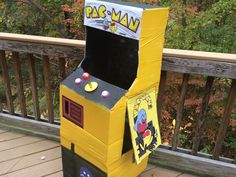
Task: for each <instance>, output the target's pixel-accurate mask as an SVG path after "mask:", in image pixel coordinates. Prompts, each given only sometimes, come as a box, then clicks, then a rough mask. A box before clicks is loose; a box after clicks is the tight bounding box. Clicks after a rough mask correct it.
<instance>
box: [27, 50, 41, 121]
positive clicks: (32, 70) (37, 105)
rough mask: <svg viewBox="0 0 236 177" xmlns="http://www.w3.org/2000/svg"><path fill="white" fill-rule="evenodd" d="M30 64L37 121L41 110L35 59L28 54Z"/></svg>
mask: <svg viewBox="0 0 236 177" xmlns="http://www.w3.org/2000/svg"><path fill="white" fill-rule="evenodd" d="M27 59H28V64H29V75H30V84H31V90H32V98H33V104H34V116H35V119H36V120H39V119H40V109H39V101H38V90H37V84H36V72H35V65H34V57H33V55H32V54H28V57H27Z"/></svg>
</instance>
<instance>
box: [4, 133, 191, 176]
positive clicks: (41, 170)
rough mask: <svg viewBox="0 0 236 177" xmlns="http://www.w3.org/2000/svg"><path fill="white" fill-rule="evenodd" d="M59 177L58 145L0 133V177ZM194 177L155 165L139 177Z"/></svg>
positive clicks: (22, 135) (18, 134)
mask: <svg viewBox="0 0 236 177" xmlns="http://www.w3.org/2000/svg"><path fill="white" fill-rule="evenodd" d="M46 176H47V177H62V164H61V151H60V144H59V143H58V142H54V141H50V140H47V139H43V138H38V137H33V136H28V135H25V134H20V133H15V132H11V131H9V130H3V129H0V177H46ZM148 176H149V177H194V176H193V175H189V174H185V173H182V172H178V171H173V170H168V169H165V168H161V167H156V166H154V165H149V166H148V168H147V169H146V170H145V171H144V172H143V174H141V175H140V177H148Z"/></svg>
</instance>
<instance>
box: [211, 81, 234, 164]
mask: <svg viewBox="0 0 236 177" xmlns="http://www.w3.org/2000/svg"><path fill="white" fill-rule="evenodd" d="M235 98H236V79H233V80H232V84H231V88H230V92H229V97H228V100H227V103H226V105H225V109H224V114H223V118H222V121H221V124H220V128H219V130H218V134H217V138H216V142H215V147H214V150H213V159H215V160H218V159H219V156H220V152H221V149H222V145H223V142H224V139H225V136H226V131H227V128H228V126H229V122H230V117H231V113H232V109H233V105H234V100H235Z"/></svg>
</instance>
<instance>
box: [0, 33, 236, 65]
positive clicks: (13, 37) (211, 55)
mask: <svg viewBox="0 0 236 177" xmlns="http://www.w3.org/2000/svg"><path fill="white" fill-rule="evenodd" d="M0 40H10V41H18V42H32V43H42V44H51V45H59V46H68V47H78V48H84V47H85V44H86V41H84V40H75V39H63V38H55V37H44V36H34V35H25V34H12V33H2V32H0ZM163 56H164V57H176V58H188V59H198V60H212V61H224V62H236V54H228V53H216V52H202V51H192V50H180V49H167V48H164V50H163Z"/></svg>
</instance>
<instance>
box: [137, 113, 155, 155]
mask: <svg viewBox="0 0 236 177" xmlns="http://www.w3.org/2000/svg"><path fill="white" fill-rule="evenodd" d="M134 129H135V131H136V132H137V138H136V144H137V145H138V150H139V156H140V157H141V156H142V155H143V154H145V153H146V151H147V150H149V151H151V150H153V148H154V147H155V145H156V143H157V137H156V136H157V135H156V130H155V127H154V126H153V123H152V121H150V122H147V113H146V111H145V109H141V110H140V111H139V113H138V116H137V118H136V121H135V124H134Z"/></svg>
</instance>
